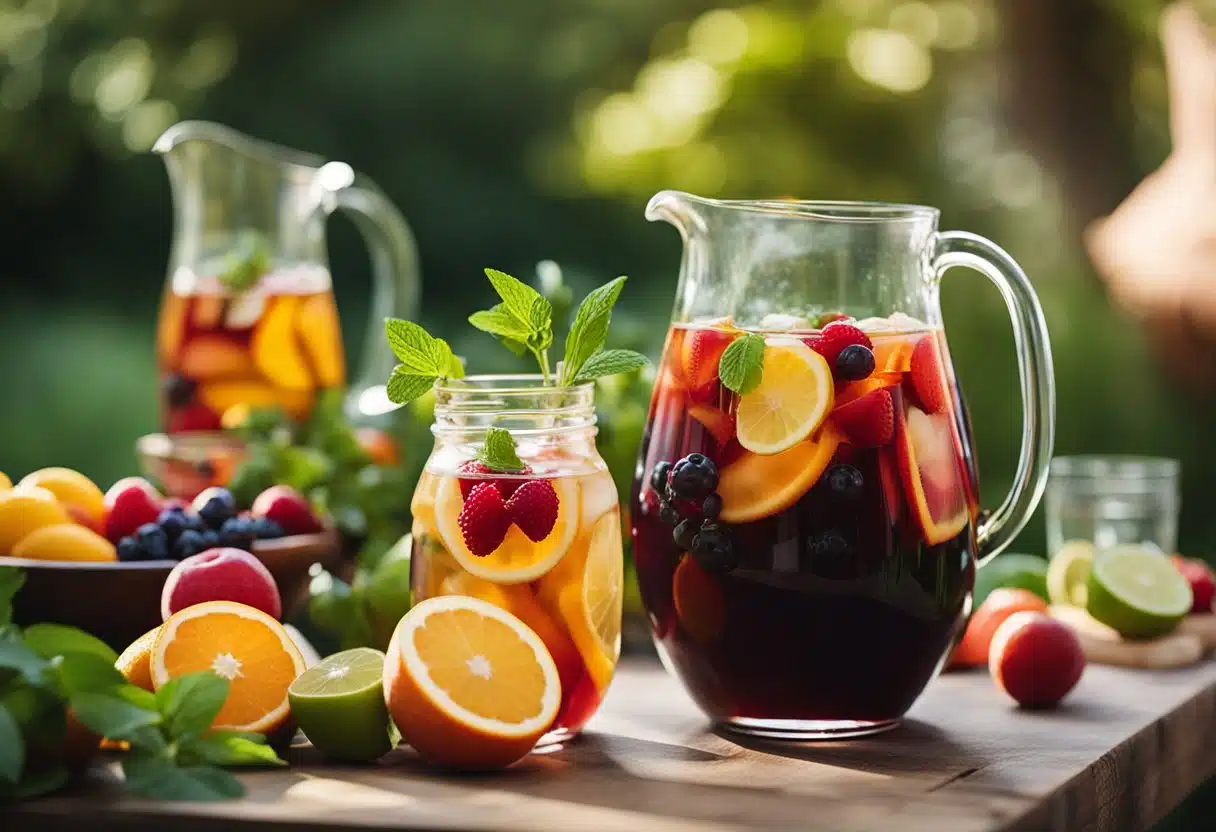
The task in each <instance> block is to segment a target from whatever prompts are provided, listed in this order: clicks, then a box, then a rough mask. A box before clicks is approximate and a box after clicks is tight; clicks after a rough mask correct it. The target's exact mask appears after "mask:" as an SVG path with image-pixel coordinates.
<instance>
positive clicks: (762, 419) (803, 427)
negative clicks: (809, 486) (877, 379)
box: [735, 338, 835, 454]
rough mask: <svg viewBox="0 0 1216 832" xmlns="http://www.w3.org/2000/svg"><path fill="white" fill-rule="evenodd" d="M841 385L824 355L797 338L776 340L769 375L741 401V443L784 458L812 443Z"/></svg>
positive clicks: (769, 353)
mask: <svg viewBox="0 0 1216 832" xmlns="http://www.w3.org/2000/svg"><path fill="white" fill-rule="evenodd" d="M834 396H835V387H834V386H833V383H832V370H831V369H830V368H829V367H828V362H827V361H826V360H824V357H823V356H822V355H820V354H819V353H817V352H815V351H814V350H813V349H811V348H810V347H808V346H807V345H806V344H804V343H802V342H801V341H799V340H798V339H796V338H770V339H768V341H767V342H766V345H765V349H764V375H763V377H762V379H761V381H760V384H759V386H757V387H756V388H755V389H754V390H752V391H751V392H750V393H744V394H743V395H742V396H740V397H739V406H738V409H737V410H736V412H735V428H736V435H737V436H738V439H739V444H740V445H742V446H743V447H744V448H746V449H747V450H749V451H751V452H752V453H755V454H779V453H781V452H782V451H785V450H789V449H790V448H792V447H793V446H794V445H797V444H798V443H799V442H801V441H803V440H804V439H806V438H807V437H808V436H810V435H811V434H812V433H814V432H815V430H817V429H818V428H819V426H820V425H821V424H823V420H824V418H825V417H826V416H827V415H828V411H830V410H831V409H832V399H833V397H834Z"/></svg>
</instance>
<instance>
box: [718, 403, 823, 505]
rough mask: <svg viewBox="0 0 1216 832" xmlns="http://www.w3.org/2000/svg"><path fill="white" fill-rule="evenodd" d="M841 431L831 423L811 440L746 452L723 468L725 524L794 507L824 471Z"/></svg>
mask: <svg viewBox="0 0 1216 832" xmlns="http://www.w3.org/2000/svg"><path fill="white" fill-rule="evenodd" d="M840 441H841V436H840V432H839V431H838V430H837V429H836V426H835V425H834V424H833V423H832V422H827V423H825V424H824V425H823V427H822V428H821V429H820V430H819V432H818V433H815V434H813V435H812V436H811V437H810V438H809V439H805V440H803V441H802V442H799V443H798V444H796V445H794V446H793V447H792V448H790V449H789V450H785V451H782V452H781V453H779V454H769V455H765V454H744V455H743V456H741V457H739V458H738V459H737V460H735V461H734V462H732V463H731V464H730V465H727V466H726V467H725V468H723V469H722V474H721V479H720V480H719V482H718V494H719V495H720V496H721V497H722V514H721V515H720V517H721V519H722V522H723V523H750V522H752V521H753V520H759V519H760V518H762V517H769V516H771V515H773V514H776V513H777V512H779V511H785V509H787V508H789V507H790V506H792V505H793V504H794V503H796V502H798V500H799V499H800V498H801V497H802V495H803V494H805V493H806V492H807V491H809V490H810V489H811V486H813V485H814V484H815V483H816V482H817V481H818V480H819V477H820V476H821V475H822V474H823V472H824V469H826V468H827V467H828V463H829V462H831V461H832V455H833V454H835V453H836V446H837V445H839V444H840Z"/></svg>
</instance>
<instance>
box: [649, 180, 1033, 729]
mask: <svg viewBox="0 0 1216 832" xmlns="http://www.w3.org/2000/svg"><path fill="white" fill-rule="evenodd" d="M646 216H647V218H648V219H651V220H660V219H661V220H666V221H668V222H670V223H672V224H673V225H675V226H676V227H677V228H678V229H679V231H680V234H681V236H682V237H683V240H684V259H683V264H682V267H681V272H680V281H679V287H678V289H677V294H676V302H675V310H674V314H673V318H672V325H671V328H670V331H669V333H668V336H667V343H666V346H665V348H664V353H663V358H662V362H661V364H660V367H659V371H658V374H657V378H656V383H655V389H654V393H653V397H652V399H651V407H650V416H649V420H648V424H647V428H646V432H645V434H644V439H643V442H642V448H641V452H640V453H641V458H640V461H639V464H638V468H637V471H638V474H637V479H636V481H635V484H634V488H633V495H632V500H631V505H630V509H631V517H632V524H633V528H632V534H633V544H634V545H633V552H634V559H635V562H636V566H637V575H638V581H639V584H640V588H641V593H642V598H643V601H644V603H645V606H646V609H647V611H648V614H649V617H650V621H651V625H652V629H653V633H654V638H655V642H656V644H657V646H658V648H659V653H660V655H661V656H662V657H663V660H664V662H665V663H666V664H667V666H668V668H669V669H670V670H671V671H672V672H674V673H675V674H676V675H677V676H678V677H680V678H681V679H682V681H683V682H684V684H685V686H686V687H687V688H688V690H689V692H690V693H691V694H692V696H693V697H694V698H695V699H696V700H697V702H698V703H699V704H700V706H701V708H702V709H703V710H704V711H705V712H706V713H707V714H708V715H709V716H710V718H711V719H713V720H714V721H715V722H717V723H719V724H721V725H723V726H725V727H728V728H731V729H733V730H738V731H743V732H748V733H753V734H758V735H764V736H771V737H783V738H794V739H812V738H832V737H841V736H851V735H857V734H866V733H873V732H875V731H881V730H884V729H886V728H890V727H893V726H894V725H896V724H897V723H898V721H899V719H900V718H901V717H902V716H903V714H904V713H905V712H906V711H907V710H908V708H909V707H910V706H911V705H912V703H913V701H914V700H915V699H916V697H917V696H919V695H920V693H921V691H922V690H924V687H925V685H926V684H928V682H929V681H930V679H932V677H933V675H934V674H935V673H936V672H937V670H938V669H939V668H940V667H941V665H942V662H943V660H944V659H945V657H946V655H947V653H948V651H949V650H950V648H951V647H952V645H953V642H954V640H955V639H956V638H957V637H958V635H959V634H960V631H961V628H962V625H963V624H964V622H965V620H966V617H967V615H968V613H969V610H970V606H971V593H972V588H973V583H974V578H975V567H976V565H977V563H979V562H982V561H983V560H984V559H986V558H988V557H991V556H992V555H993V554H995V553H996V552H998V551H1000V550H1001V549H1002V548H1004V547H1005V546H1006V545H1007V544H1008V543H1009V541H1010V540H1011V539H1012V538H1013V537H1014V536H1015V535H1016V534H1017V532H1018V531H1019V530H1020V529H1021V528H1022V527H1023V525H1024V524H1025V522H1026V520H1027V519H1028V518H1029V516H1030V514H1031V512H1032V511H1033V510H1034V507H1035V505H1036V504H1037V502H1038V500H1039V498H1040V496H1041V494H1042V491H1043V486H1044V483H1045V480H1046V474H1047V466H1048V462H1049V460H1050V458H1051V448H1052V437H1053V428H1054V414H1055V403H1054V390H1053V378H1052V363H1051V351H1050V345H1049V343H1048V338H1047V328H1046V324H1045V322H1044V320H1043V314H1042V310H1041V309H1040V307H1039V303H1038V300H1037V299H1036V297H1035V294H1034V291H1033V289H1032V288H1031V286H1030V282H1029V280H1028V279H1027V278H1026V275H1025V274H1024V273H1023V272H1022V270H1021V269H1020V268H1019V267H1018V265H1017V264H1016V263H1015V262H1014V261H1013V260H1012V259H1011V258H1010V257H1009V255H1008V254H1006V253H1005V252H1004V251H1002V250H1001V249H1000V248H998V247H997V246H996V245H994V244H993V243H991V242H989V241H988V240H985V239H983V238H981V237H977V236H975V235H973V234H967V233H963V232H954V231H951V232H938V230H937V221H938V212H937V210H936V209H933V208H928V207H921V206H912V205H887V204H873V203H849V202H794V201H775V202H738V201H717V200H710V199H703V198H699V197H695V196H691V195H689V194H683V193H677V192H674V191H665V192H663V193H660V194H658V195H656V196H655V197H654V198H653V199H652V200H651V202H650V205H649V207H648V208H647V211H646ZM954 266H967V267H969V268H972V269H974V270H976V271H979V272H980V273H982V274H983V275H985V276H986V277H987V278H989V279H990V280H991V281H992V282H993V283H995V284H996V286H997V287H998V289H999V290H1000V291H1001V294H1002V295H1003V296H1004V298H1005V301H1006V304H1007V305H1008V307H1009V312H1010V317H1011V318H1012V321H1013V332H1014V340H1015V343H1016V347H1017V354H1018V362H1019V371H1020V388H1021V394H1022V405H1023V419H1024V432H1023V436H1022V448H1021V456H1020V459H1019V463H1018V468H1017V473H1016V476H1015V478H1014V483H1013V487H1012V489H1011V490H1010V492H1009V494H1008V495H1007V496H1006V498H1005V500H1004V501H1003V502H1002V503H1001V505H1000V506H999V507H998V508H997V509H996V510H995V511H993V512H991V513H990V514H987V515H985V516H981V513H980V510H979V505H978V499H977V495H978V493H979V489H978V472H977V470H976V465H975V458H974V454H973V448H972V439H971V429H970V421H969V417H968V415H967V410H966V406H965V404H964V401H963V397H962V393H961V391H960V389H959V386H958V383H957V381H956V379H955V374H954V369H953V366H952V364H951V361H950V352H949V349H948V347H947V343H946V337H945V333H944V331H943V328H942V317H941V310H940V307H939V289H940V281H941V278H942V275H943V273H944V272H945V271H946V270H948V269H950V268H951V267H954ZM753 336H759V337H753ZM741 339H743V340H741ZM736 342H740V343H738V344H736ZM728 348H729V350H730V352H729V353H728V352H727V350H728Z"/></svg>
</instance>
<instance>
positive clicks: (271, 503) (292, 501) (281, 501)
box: [250, 485, 321, 535]
mask: <svg viewBox="0 0 1216 832" xmlns="http://www.w3.org/2000/svg"><path fill="white" fill-rule="evenodd" d="M250 514H252V515H253V516H254V517H265V518H266V519H267V520H273V521H274V522H276V523H278V524H279V525H280V526H281V527H282V528H283V532H284V533H285V534H289V535H292V534H314V533H315V532H319V531H321V521H320V520H318V519H317V515H315V514H313V513H312V506H310V505H309V504H308V500H306V499H304V495H303V494H301V493H300V492H299V491H296V490H295V489H294V488H292V487H291V486H290V485H272V486H271V487H270V488H267V489H266V490H265V491H263V492H262V493H261V494H259V495H258V498H257V499H256V500H254V501H253V507H252V509H250Z"/></svg>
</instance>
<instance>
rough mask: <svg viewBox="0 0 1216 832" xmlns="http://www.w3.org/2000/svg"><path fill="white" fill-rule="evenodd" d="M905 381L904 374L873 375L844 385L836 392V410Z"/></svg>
mask: <svg viewBox="0 0 1216 832" xmlns="http://www.w3.org/2000/svg"><path fill="white" fill-rule="evenodd" d="M903 380H904V377H903V374H902V373H873V374H872V375H870V376H869V377H868V378H863V379H862V380H861V381H854V382H852V383H850V384H845V385H842V386H841V387H840V388H839V389H838V390H837V391H836V401H835V408H836V409H837V410H839V409H840V408H842V407H844V406H845V405H846V404H848V403H849V402H853V401H856V400H857V399H860V398H861V397H862V396H868V395H869V394H870V393H873V392H874V391H875V390H882V389H883V388H889V387H894V386H895V385H897V384H899V383H900V382H901V381H903Z"/></svg>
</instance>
